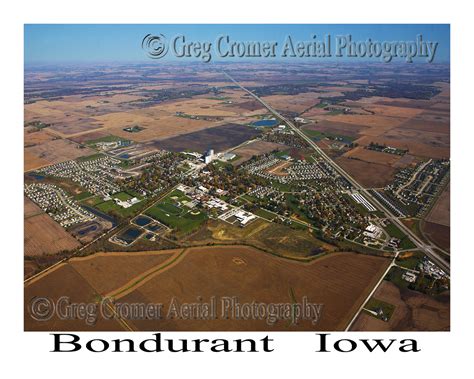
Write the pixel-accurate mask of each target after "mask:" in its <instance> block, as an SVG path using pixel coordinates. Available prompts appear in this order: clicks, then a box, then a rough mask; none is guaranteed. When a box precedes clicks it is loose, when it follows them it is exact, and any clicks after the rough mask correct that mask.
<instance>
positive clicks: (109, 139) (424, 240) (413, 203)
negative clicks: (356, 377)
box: [24, 41, 450, 331]
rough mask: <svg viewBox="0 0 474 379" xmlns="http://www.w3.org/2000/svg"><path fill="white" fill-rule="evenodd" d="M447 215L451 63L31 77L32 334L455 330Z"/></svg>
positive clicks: (160, 67)
mask: <svg viewBox="0 0 474 379" xmlns="http://www.w3.org/2000/svg"><path fill="white" fill-rule="evenodd" d="M140 42H141V41H137V46H138V47H139V45H140ZM449 210H450V67H449V62H448V63H437V62H433V63H429V64H428V63H418V64H407V63H405V62H391V63H390V64H388V63H384V62H380V61H375V60H374V61H367V62H366V61H329V60H328V61H321V60H319V61H317V63H315V62H311V61H307V60H306V61H305V60H301V61H298V60H289V61H286V62H281V61H277V60H275V61H265V60H261V61H252V60H242V61H239V60H234V61H229V62H222V61H216V62H212V63H209V64H206V63H203V62H188V61H160V62H159V63H157V62H156V61H154V60H151V59H149V60H145V59H143V61H142V62H137V63H133V62H132V63H130V62H127V63H125V62H124V63H121V62H114V63H93V62H91V63H87V62H86V63H84V62H81V63H73V62H68V63H63V64H38V65H35V64H25V76H24V280H25V283H24V293H25V299H24V303H25V311H24V328H25V330H27V331H34V330H43V331H63V330H84V331H87V330H101V331H152V330H156V331H158V330H163V331H183V330H195V331H199V330H204V331H207V330H221V331H226V330H229V331H232V330H248V331H253V330H255V331H258V330H269V331H272V330H274V331H312V330H317V331H408V330H415V331H424V330H429V331H438V330H439V331H447V330H450V211H449ZM64 297H66V299H67V300H64V302H63V303H62V304H63V305H64V304H70V303H74V304H76V305H77V304H97V305H98V306H99V305H100V304H102V303H103V300H104V299H108V301H107V304H106V309H107V311H108V315H109V316H111V315H112V316H113V317H106V316H107V315H105V314H104V312H100V314H99V315H98V316H97V317H96V318H95V319H94V320H93V322H88V321H90V320H87V319H86V320H84V318H83V317H82V318H81V317H72V316H74V314H68V315H64V314H61V312H55V313H54V314H46V315H43V316H44V317H43V319H40V318H41V317H38V314H36V315H35V314H32V312H31V304H32V303H35V301H37V299H43V298H47V299H49V300H48V301H53V302H55V304H59V303H60V302H59V301H58V300H59V299H61V298H64ZM223 297H229V298H232V299H233V300H234V301H235V302H238V303H240V304H244V303H257V304H296V303H301V302H302V301H303V302H304V301H308V302H311V303H313V304H319V305H321V308H318V309H319V311H320V313H319V314H318V318H317V320H315V319H314V318H303V317H300V318H299V319H298V320H296V321H294V320H293V319H292V318H285V319H279V320H277V321H275V322H269V320H268V318H267V317H245V315H242V314H240V315H235V314H231V315H230V316H229V315H227V317H221V302H220V300H219V299H221V298H223ZM215 299H218V300H215ZM213 301H217V303H218V304H217V305H216V307H217V310H216V314H213V313H212V310H211V315H210V316H209V315H208V317H204V316H203V313H202V312H201V313H200V314H198V313H199V312H198V311H199V309H198V308H199V307H198V305H199V304H198V305H196V303H206V304H205V305H210V307H211V308H212V306H213V304H212V302H213ZM171 303H173V305H174V306H175V305H176V304H184V303H186V304H191V303H192V304H194V308H193V309H191V310H190V308H192V307H191V306H190V307H189V308H188V309H187V310H186V311H193V310H194V311H195V312H196V313H194V314H193V315H192V317H186V314H185V315H184V317H179V315H178V317H166V312H165V314H164V316H163V317H132V316H130V315H129V314H128V313H127V312H121V311H120V307H121V305H122V304H163V307H164V309H165V310H166V311H168V310H169V307H170V304H171ZM58 309H59V305H57V310H58ZM71 309H72V310H71ZM292 309H293V308H292ZM63 310H65V311H71V312H73V311H74V308H68V307H67V306H65V305H64V307H63ZM76 310H77V309H76ZM200 310H201V311H202V308H201V309H200ZM181 311H183V309H181ZM63 313H64V312H63ZM65 316H68V317H65ZM76 316H77V314H76ZM142 316H143V315H142ZM175 316H176V315H175ZM181 316H183V315H181ZM316 321H317V322H316Z"/></svg>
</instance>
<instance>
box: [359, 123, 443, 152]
mask: <svg viewBox="0 0 474 379" xmlns="http://www.w3.org/2000/svg"><path fill="white" fill-rule="evenodd" d="M403 130H405V131H407V129H398V130H397V131H391V133H390V134H388V133H387V134H385V135H382V136H379V137H373V136H363V137H361V138H359V139H357V140H356V141H355V142H356V143H358V144H359V145H362V146H367V145H368V144H369V143H371V142H374V143H378V144H381V145H384V144H385V145H387V146H392V147H395V148H399V149H408V151H409V152H410V154H411V155H415V156H419V157H429V158H449V156H450V151H449V142H448V141H446V140H445V138H446V135H445V134H437V135H436V134H435V135H433V138H439V140H438V141H436V140H430V139H429V138H430V137H429V136H428V135H425V134H426V133H425V132H416V131H415V132H411V133H409V135H407V132H404V133H402V132H400V131H403Z"/></svg>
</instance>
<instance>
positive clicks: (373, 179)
mask: <svg viewBox="0 0 474 379" xmlns="http://www.w3.org/2000/svg"><path fill="white" fill-rule="evenodd" d="M336 163H337V164H338V165H340V166H341V167H342V168H343V169H344V170H346V171H347V172H348V173H349V174H350V175H351V176H353V177H354V179H356V180H357V181H358V182H359V183H361V184H362V185H363V186H364V187H367V188H380V187H385V186H386V185H387V184H389V183H390V182H391V181H392V180H393V176H394V173H395V169H394V168H392V167H390V166H387V165H383V164H376V163H368V162H364V161H361V160H358V159H349V158H345V157H339V158H336Z"/></svg>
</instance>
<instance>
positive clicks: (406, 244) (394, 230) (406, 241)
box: [384, 223, 416, 250]
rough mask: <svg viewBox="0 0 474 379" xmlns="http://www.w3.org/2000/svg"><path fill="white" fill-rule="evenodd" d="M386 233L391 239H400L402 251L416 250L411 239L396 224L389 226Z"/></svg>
mask: <svg viewBox="0 0 474 379" xmlns="http://www.w3.org/2000/svg"><path fill="white" fill-rule="evenodd" d="M384 229H385V231H386V232H387V233H388V234H389V235H390V237H395V238H398V239H400V241H401V242H400V249H402V250H405V249H414V248H415V247H416V246H415V244H414V243H413V242H411V240H410V238H408V236H407V235H406V234H405V233H403V232H402V231H401V230H400V229H399V228H398V227H397V226H396V225H395V224H392V223H390V224H388V225H387V226H386V227H385V228H384Z"/></svg>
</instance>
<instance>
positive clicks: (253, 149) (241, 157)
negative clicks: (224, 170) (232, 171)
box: [232, 141, 286, 166]
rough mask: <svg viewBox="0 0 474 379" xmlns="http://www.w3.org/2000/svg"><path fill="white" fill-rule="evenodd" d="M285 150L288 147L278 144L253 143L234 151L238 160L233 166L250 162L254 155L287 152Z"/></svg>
mask: <svg viewBox="0 0 474 379" xmlns="http://www.w3.org/2000/svg"><path fill="white" fill-rule="evenodd" d="M285 149H286V146H284V145H280V144H278V143H273V142H266V141H255V142H251V143H249V144H246V145H244V146H242V147H239V148H237V149H235V150H232V153H233V154H236V155H237V156H238V159H236V160H235V161H233V162H232V164H233V165H234V166H237V165H239V164H242V163H243V162H245V161H247V160H249V159H250V158H252V156H254V155H260V154H265V153H269V152H271V151H274V150H285Z"/></svg>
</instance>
